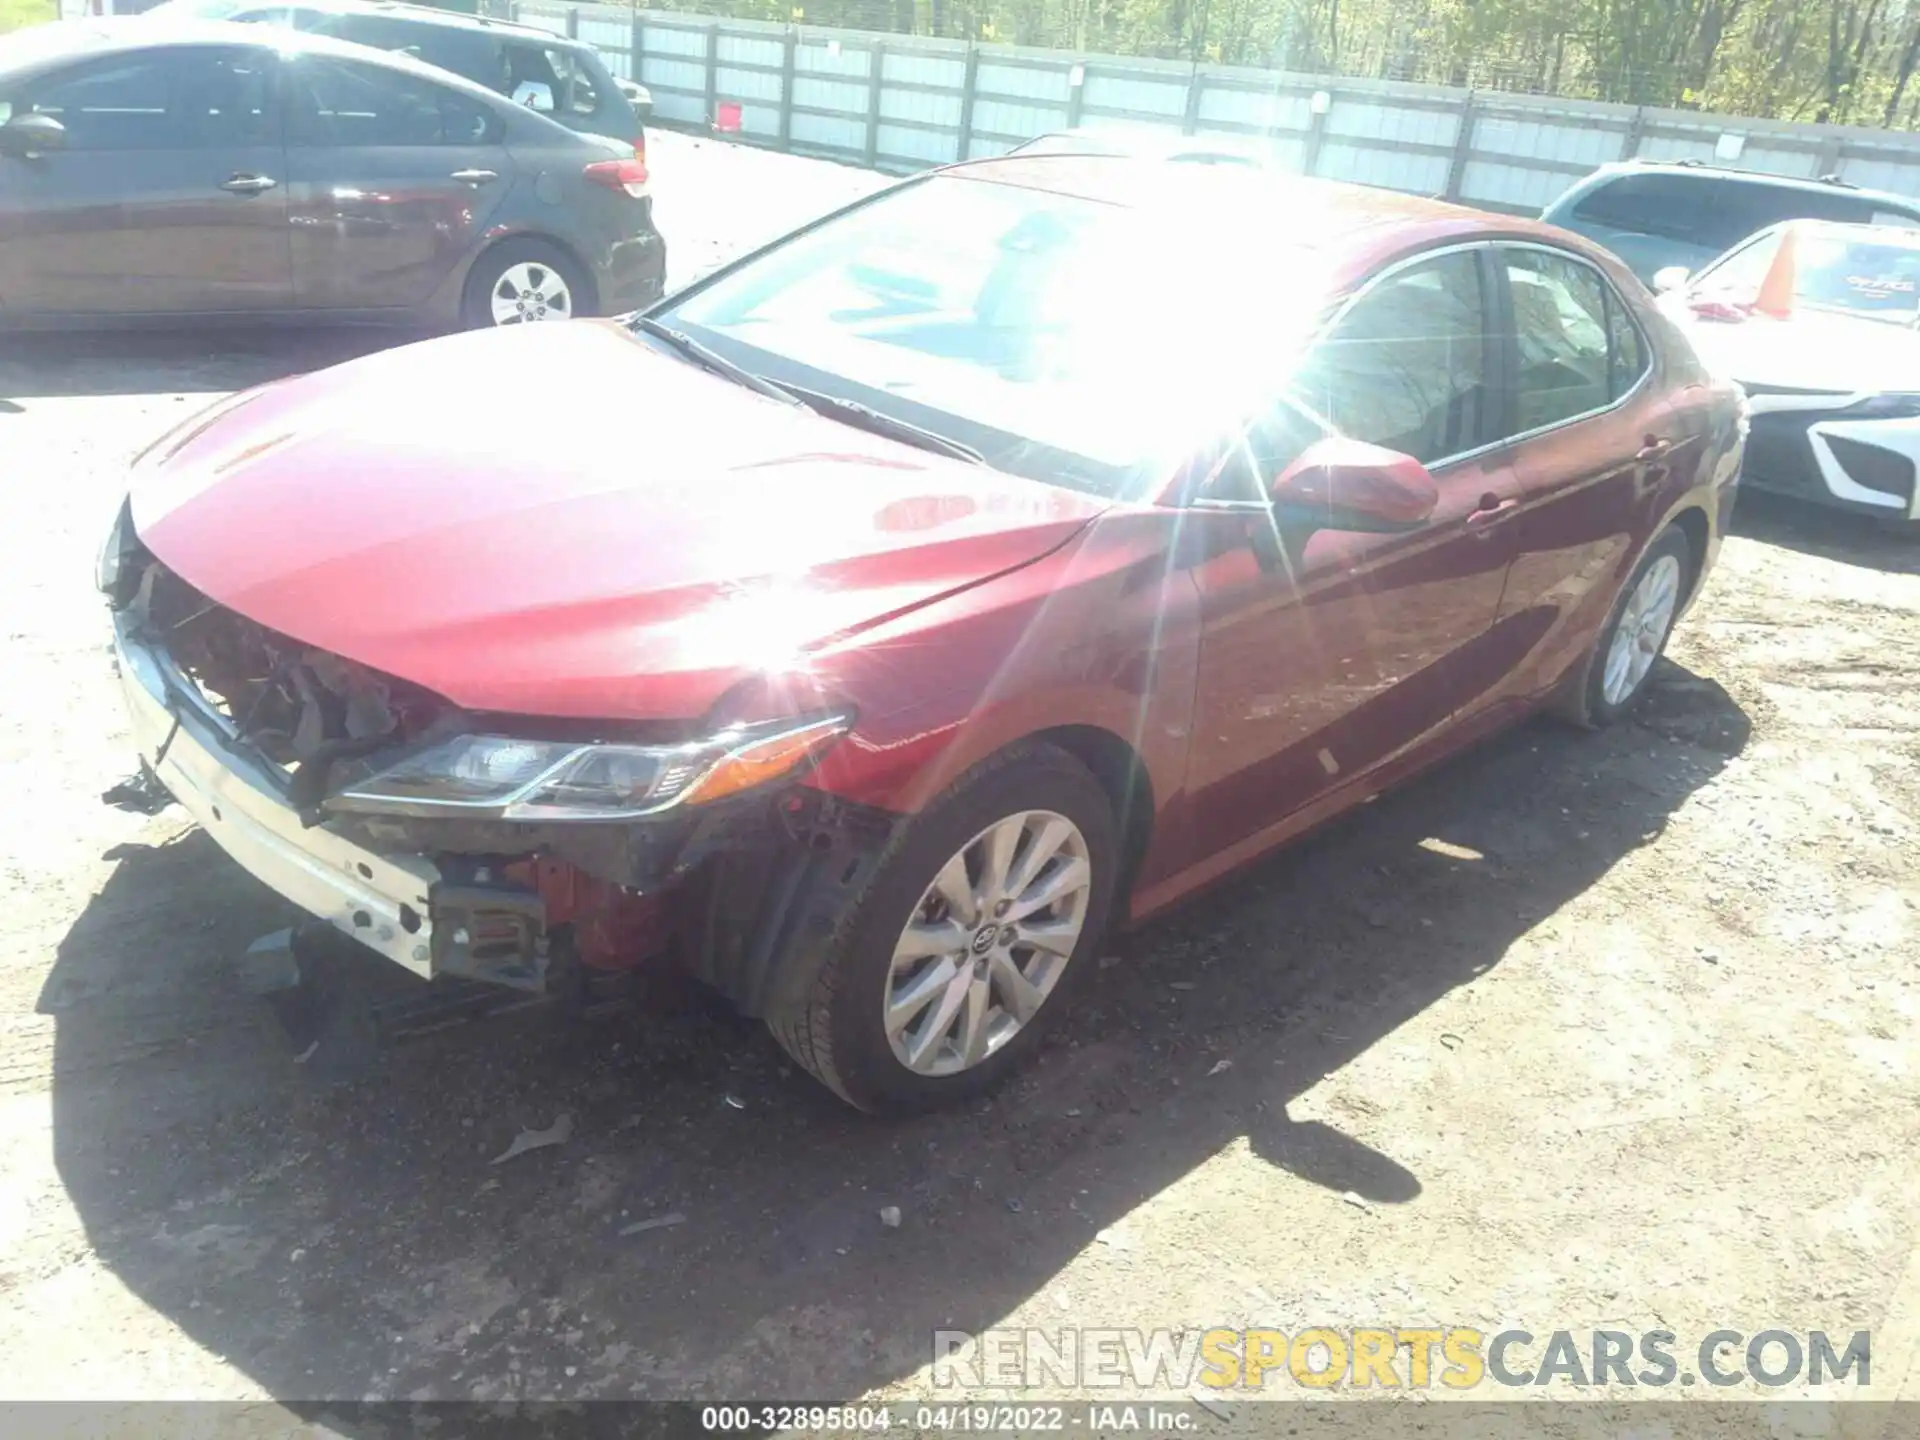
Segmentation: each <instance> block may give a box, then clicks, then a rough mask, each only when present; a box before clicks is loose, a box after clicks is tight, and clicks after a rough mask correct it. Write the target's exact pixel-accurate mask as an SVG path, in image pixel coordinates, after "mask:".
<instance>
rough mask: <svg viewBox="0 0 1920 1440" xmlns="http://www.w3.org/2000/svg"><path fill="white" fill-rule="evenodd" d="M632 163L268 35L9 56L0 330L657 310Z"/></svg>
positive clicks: (437, 73)
mask: <svg viewBox="0 0 1920 1440" xmlns="http://www.w3.org/2000/svg"><path fill="white" fill-rule="evenodd" d="M665 269H666V247H665V244H664V242H663V241H662V240H661V238H660V234H659V231H658V230H656V229H655V228H654V224H653V215H652V201H651V199H650V198H649V196H648V194H647V175H646V166H645V165H644V163H643V162H642V161H640V160H639V159H638V158H637V157H636V156H635V154H634V152H633V147H632V146H631V145H629V144H622V143H620V142H619V141H616V140H612V139H607V138H603V137H601V136H597V135H583V134H578V133H576V132H574V131H571V130H568V129H566V128H564V127H562V126H560V125H558V124H556V123H554V121H553V120H551V119H549V118H548V117H546V116H543V115H539V114H535V113H534V112H533V111H531V110H529V109H526V108H525V107H523V106H519V105H515V104H513V103H512V102H511V101H510V100H507V99H505V98H504V97H502V96H500V95H497V94H495V93H493V92H491V91H488V90H485V89H482V88H481V87H480V86H478V85H475V84H472V83H470V82H469V81H466V80H463V79H461V78H459V77H458V76H455V75H451V74H449V73H447V72H446V71H444V70H440V69H436V68H434V67H432V66H429V65H426V64H424V63H422V62H420V61H418V60H413V59H410V58H408V57H406V56H402V55H394V54H387V53H382V52H379V51H375V50H369V49H367V48H365V47H362V46H359V45H351V44H347V43H344V42H341V41H337V40H330V39H326V38H324V37H320V36H313V35H300V34H295V33H292V32H288V31H281V30H275V29H269V28H267V27H264V26H260V25H234V24H227V23H220V22H197V21H196V22H188V23H183V24H179V25H170V26H167V27H165V28H164V29H156V28H155V27H152V26H149V25H147V24H145V23H144V22H143V21H142V20H139V19H123V20H118V21H114V20H107V21H67V22H64V23H62V24H58V25H45V26H40V27H37V28H34V29H29V30H23V31H19V32H17V33H15V34H13V35H9V36H4V37H0V326H5V327H13V328H20V327H35V328H38V327H46V326H51V325H73V324H87V323H120V322H124V321H128V320H136V321H138V320H150V321H180V320H183V319H187V318H204V317H211V316H229V315H249V316H258V317H263V318H267V317H283V318H288V317H298V318H305V319H316V318H324V319H342V320H354V321H399V322H406V323H425V324H432V325H452V324H464V325H468V326H488V325H510V324H524V323H528V322H531V321H538V320H561V319H566V318H569V317H571V316H575V315H594V314H613V313H618V312H621V311H625V310H632V309H637V308H639V307H641V306H643V305H646V304H649V303H651V302H652V301H653V300H654V299H655V298H656V297H657V296H658V295H659V294H660V290H661V285H662V281H663V279H664V275H665Z"/></svg>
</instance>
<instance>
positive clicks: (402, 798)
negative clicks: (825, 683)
mask: <svg viewBox="0 0 1920 1440" xmlns="http://www.w3.org/2000/svg"><path fill="white" fill-rule="evenodd" d="M852 723H853V721H852V717H851V716H849V715H844V714H836V715H827V716H815V717H811V718H808V719H805V720H799V721H794V720H786V721H780V722H776V723H775V724H772V725H755V726H739V727H735V728H733V729H730V730H724V731H721V732H720V733H719V734H717V735H713V736H710V737H709V738H707V739H705V740H697V741H694V742H693V743H691V744H687V745H600V744H592V745H582V744H577V743H574V742H572V741H548V740H517V739H513V738H511V737H508V736H502V735H462V736H459V737H457V738H455V739H452V740H448V741H445V742H443V743H441V744H438V745H434V746H431V747H429V748H428V749H425V750H422V751H419V752H418V753H416V754H413V755H410V756H408V757H407V758H405V759H403V760H400V761H399V762H397V763H396V764H394V765H391V766H389V767H388V768H387V769H385V770H381V771H378V772H376V773H375V774H373V775H370V776H368V777H367V778H366V779H364V780H360V781H357V782H354V783H352V784H349V785H347V786H345V787H344V788H342V789H341V790H340V791H338V792H337V793H335V794H333V795H330V796H328V797H327V799H326V802H325V803H326V807H327V808H328V809H330V810H350V811H355V812H357V813H361V814H375V815H415V816H444V817H448V818H453V817H461V818H466V819H474V820H631V819H636V818H638V817H640V816H645V815H654V814H658V813H659V812H660V811H662V810H667V809H670V808H672V807H673V806H675V805H683V804H704V803H706V802H709V801H713V800H719V799H721V798H723V797H725V796H728V795H736V794H739V793H740V792H741V791H743V790H750V789H753V788H754V787H756V786H759V785H764V784H766V783H768V782H769V781H773V780H778V779H781V778H784V777H786V776H789V775H792V774H793V773H794V772H796V771H798V770H800V769H801V768H802V767H803V766H806V765H809V764H811V763H812V762H813V761H814V760H816V759H817V758H818V757H819V756H820V754H821V752H822V751H824V750H825V749H826V748H827V747H828V746H829V745H831V744H832V743H833V742H834V741H836V740H838V739H839V738H840V737H841V736H842V735H844V734H846V732H847V730H848V729H849V728H850V727H851V726H852Z"/></svg>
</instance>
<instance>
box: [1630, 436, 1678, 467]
mask: <svg viewBox="0 0 1920 1440" xmlns="http://www.w3.org/2000/svg"><path fill="white" fill-rule="evenodd" d="M1671 449H1673V442H1672V441H1671V440H1669V439H1667V438H1666V437H1665V436H1663V435H1649V436H1647V438H1646V440H1645V442H1644V443H1643V444H1642V445H1641V446H1640V448H1639V450H1637V451H1636V452H1635V453H1634V457H1633V458H1634V459H1635V460H1637V461H1639V462H1640V463H1641V464H1642V465H1644V464H1646V463H1647V462H1648V461H1650V460H1661V459H1665V458H1666V454H1667V452H1668V451H1669V450H1671Z"/></svg>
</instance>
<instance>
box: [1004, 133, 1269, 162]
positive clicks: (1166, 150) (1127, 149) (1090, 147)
mask: <svg viewBox="0 0 1920 1440" xmlns="http://www.w3.org/2000/svg"><path fill="white" fill-rule="evenodd" d="M1011 153H1017V154H1021V155H1044V154H1060V153H1071V154H1085V153H1094V154H1102V155H1140V156H1148V157H1152V156H1168V157H1176V158H1177V157H1179V156H1183V155H1230V156H1233V157H1235V158H1236V159H1245V160H1254V161H1264V160H1265V159H1266V158H1267V157H1266V155H1265V153H1264V152H1263V151H1261V150H1260V148H1259V147H1258V146H1257V145H1256V144H1254V143H1252V141H1251V140H1245V139H1242V138H1241V137H1240V136H1238V135H1181V134H1172V133H1169V132H1167V131H1165V130H1148V129H1141V128H1137V127H1129V128H1127V129H1101V128H1095V127H1076V128H1075V129H1071V130H1050V131H1048V132H1047V133H1046V134H1044V135H1036V136H1035V137H1034V138H1033V139H1031V140H1028V141H1025V142H1024V143H1022V144H1020V145H1019V146H1017V147H1015V150H1014V152H1011Z"/></svg>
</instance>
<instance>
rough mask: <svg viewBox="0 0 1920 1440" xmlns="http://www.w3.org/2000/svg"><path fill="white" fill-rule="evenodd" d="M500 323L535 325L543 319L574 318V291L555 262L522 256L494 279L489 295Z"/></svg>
mask: <svg viewBox="0 0 1920 1440" xmlns="http://www.w3.org/2000/svg"><path fill="white" fill-rule="evenodd" d="M488 299H489V301H490V302H491V308H492V312H493V323H494V324H496V325H532V324H535V323H537V322H540V321H543V320H571V319H572V318H573V294H572V292H571V291H569V290H568V289H567V282H566V281H565V280H564V279H563V278H561V275H560V272H559V271H558V270H555V269H554V268H553V267H552V266H551V265H542V264H541V263H539V262H538V261H536V260H522V261H521V262H520V263H519V264H517V265H509V266H508V267H507V268H506V271H505V272H504V273H503V274H502V275H501V276H500V278H499V279H498V280H497V281H495V282H494V286H493V292H492V294H491V295H489V297H488Z"/></svg>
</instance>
